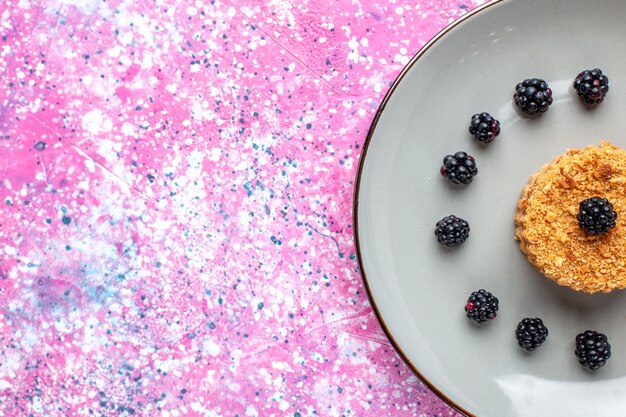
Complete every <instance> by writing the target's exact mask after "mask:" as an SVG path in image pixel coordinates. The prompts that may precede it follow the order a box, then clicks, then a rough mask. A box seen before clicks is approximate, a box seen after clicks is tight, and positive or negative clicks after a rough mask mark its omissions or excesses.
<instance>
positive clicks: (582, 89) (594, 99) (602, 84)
mask: <svg viewBox="0 0 626 417" xmlns="http://www.w3.org/2000/svg"><path fill="white" fill-rule="evenodd" d="M574 90H576V93H577V94H578V97H580V99H581V100H582V101H583V102H584V103H585V104H588V105H594V104H600V103H602V102H603V101H604V97H606V93H608V92H609V78H608V77H607V76H606V75H604V74H602V70H601V69H599V68H594V69H592V70H585V71H582V72H581V73H580V74H578V75H577V76H576V79H575V80H574Z"/></svg>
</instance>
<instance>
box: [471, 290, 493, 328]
mask: <svg viewBox="0 0 626 417" xmlns="http://www.w3.org/2000/svg"><path fill="white" fill-rule="evenodd" d="M497 311H498V299H497V298H496V297H494V296H493V294H491V293H490V292H489V291H487V290H484V289H481V290H478V291H474V292H473V293H472V294H471V295H470V296H469V298H468V299H467V303H466V304H465V314H467V317H468V318H470V319H472V320H474V321H475V322H477V323H485V322H487V321H489V320H492V319H495V318H496V312H497Z"/></svg>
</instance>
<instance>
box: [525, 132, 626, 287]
mask: <svg viewBox="0 0 626 417" xmlns="http://www.w3.org/2000/svg"><path fill="white" fill-rule="evenodd" d="M591 197H601V198H605V199H607V200H608V201H609V202H611V203H612V204H613V207H614V210H615V212H616V213H617V219H616V222H615V227H613V228H612V229H610V230H609V231H608V232H607V233H605V234H591V233H588V232H587V231H585V230H584V229H583V228H581V227H580V226H579V221H578V218H577V216H578V213H579V208H580V203H581V202H582V201H584V200H586V199H589V198H591ZM515 238H516V239H517V240H519V243H520V248H521V250H522V252H524V254H526V256H527V257H528V260H529V261H530V262H531V263H532V264H533V265H535V267H536V268H537V269H538V270H539V271H540V272H542V273H543V274H545V275H546V276H547V277H548V278H550V279H551V280H553V281H555V282H556V283H557V284H559V285H563V286H567V287H570V288H572V289H574V290H576V291H583V292H586V293H596V292H605V293H607V292H611V291H613V290H614V289H620V288H625V287H626V151H625V150H623V149H620V148H618V147H616V146H613V145H611V144H610V143H608V142H604V141H603V142H601V144H600V146H588V147H586V148H584V149H574V150H569V151H568V152H567V153H566V154H564V155H561V156H558V157H557V158H555V159H554V160H553V161H552V162H550V163H549V164H547V165H545V166H544V167H542V168H541V170H540V171H539V172H537V173H536V174H534V175H532V176H531V177H530V180H529V181H528V184H527V185H526V187H525V188H524V190H523V191H522V195H521V197H520V200H519V202H518V205H517V211H516V213H515Z"/></svg>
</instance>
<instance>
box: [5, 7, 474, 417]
mask: <svg viewBox="0 0 626 417" xmlns="http://www.w3.org/2000/svg"><path fill="white" fill-rule="evenodd" d="M477 3H481V1H477V2H476V3H471V2H459V1H449V0H440V1H419V2H416V4H415V3H414V2H404V4H403V3H402V2H393V1H392V2H388V1H387V0H385V1H382V0H363V1H352V0H336V1H324V2H322V1H317V2H316V1H311V0H309V1H306V0H305V1H303V2H286V1H281V0H263V1H250V0H248V1H243V0H225V1H204V2H203V1H201V0H198V1H195V2H194V1H178V2H174V1H165V0H150V1H148V0H133V1H130V0H48V1H43V2H36V1H33V0H9V1H5V2H3V4H2V5H0V36H1V41H0V81H1V82H0V158H1V160H0V242H1V246H0V250H1V251H2V255H1V256H0V300H1V303H0V354H1V355H0V392H1V394H0V415H7V416H17V415H46V416H71V415H146V416H154V415H163V416H179V415H180V416H182V415H202V416H257V415H259V416H283V415H286V416H301V417H303V416H314V415H317V416H350V415H357V416H450V415H454V414H455V413H454V412H453V411H452V410H451V409H450V408H449V407H447V406H446V405H445V404H443V403H442V402H441V401H440V400H439V399H437V397H435V396H434V395H433V394H432V393H430V392H429V391H428V389H427V388H426V387H425V386H424V385H422V383H420V382H419V381H418V380H417V378H416V377H415V376H414V375H413V374H412V373H411V371H410V370H409V369H408V368H407V367H406V366H405V365H404V363H403V362H402V361H401V360H400V359H399V357H398V356H397V354H396V353H395V352H394V349H393V348H392V346H391V345H390V343H389V341H388V340H387V338H386V337H385V335H384V333H383V332H382V330H381V328H380V325H379V324H378V322H377V320H376V318H375V316H374V314H373V312H372V309H371V307H370V304H369V302H368V299H367V295H366V293H365V290H364V286H363V283H362V281H361V277H360V275H359V270H358V264H357V261H356V259H355V248H354V242H353V228H352V217H351V216H352V193H353V187H354V178H355V174H356V169H357V164H358V158H359V156H360V154H361V150H362V146H363V143H364V141H365V137H366V134H367V130H368V128H369V125H370V123H371V121H372V119H373V117H374V114H375V112H376V109H377V106H378V104H379V103H380V101H381V100H382V98H383V96H384V94H385V93H386V91H387V89H388V88H389V85H390V83H391V82H392V81H393V80H394V79H395V77H396V76H397V75H398V73H399V71H400V70H401V69H402V67H403V66H404V65H405V64H406V63H407V62H408V60H409V59H410V57H411V56H412V55H413V54H415V53H416V52H417V51H418V50H419V48H420V47H421V46H422V45H423V44H424V43H425V42H426V41H427V40H428V39H430V38H431V37H432V36H433V35H434V34H435V33H437V32H438V31H439V30H440V29H442V28H443V27H444V26H445V25H446V24H448V23H449V22H451V21H452V20H453V19H454V18H457V17H459V16H460V15H461V14H463V13H465V12H466V11H467V10H469V9H471V8H473V7H475V5H476V4H477Z"/></svg>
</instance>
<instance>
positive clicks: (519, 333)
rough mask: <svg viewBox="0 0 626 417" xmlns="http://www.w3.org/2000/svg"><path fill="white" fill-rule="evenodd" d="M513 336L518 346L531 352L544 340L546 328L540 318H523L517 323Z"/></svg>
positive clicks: (546, 332) (546, 335) (546, 333)
mask: <svg viewBox="0 0 626 417" xmlns="http://www.w3.org/2000/svg"><path fill="white" fill-rule="evenodd" d="M515 337H516V338H517V343H519V345H520V347H522V348H524V349H526V350H527V351H529V352H532V351H533V350H535V349H536V348H538V347H539V346H541V344H542V343H543V342H545V341H546V338H547V337H548V328H547V327H546V326H545V325H544V324H543V321H542V320H541V319H540V318H535V319H531V318H525V319H523V320H522V321H520V322H519V324H518V325H517V329H516V330H515Z"/></svg>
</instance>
